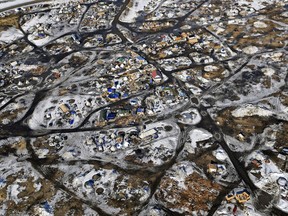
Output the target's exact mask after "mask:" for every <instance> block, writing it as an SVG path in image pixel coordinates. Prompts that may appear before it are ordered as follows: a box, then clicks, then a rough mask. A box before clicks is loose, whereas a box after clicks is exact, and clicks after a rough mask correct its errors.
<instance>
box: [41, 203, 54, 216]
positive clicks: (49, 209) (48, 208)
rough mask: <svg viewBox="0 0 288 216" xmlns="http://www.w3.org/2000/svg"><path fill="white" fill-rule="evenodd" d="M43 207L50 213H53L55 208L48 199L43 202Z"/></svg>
mask: <svg viewBox="0 0 288 216" xmlns="http://www.w3.org/2000/svg"><path fill="white" fill-rule="evenodd" d="M43 208H44V209H45V211H46V212H48V213H49V214H52V213H53V208H52V206H50V205H49V203H48V202H47V201H46V202H44V203H43Z"/></svg>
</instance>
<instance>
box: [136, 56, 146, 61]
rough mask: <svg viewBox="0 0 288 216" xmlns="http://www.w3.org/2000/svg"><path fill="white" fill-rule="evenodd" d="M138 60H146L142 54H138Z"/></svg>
mask: <svg viewBox="0 0 288 216" xmlns="http://www.w3.org/2000/svg"><path fill="white" fill-rule="evenodd" d="M137 59H138V60H145V59H144V58H143V57H142V56H137Z"/></svg>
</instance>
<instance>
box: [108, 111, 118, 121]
mask: <svg viewBox="0 0 288 216" xmlns="http://www.w3.org/2000/svg"><path fill="white" fill-rule="evenodd" d="M115 117H116V113H113V112H110V113H108V114H107V116H106V120H111V119H114V118H115Z"/></svg>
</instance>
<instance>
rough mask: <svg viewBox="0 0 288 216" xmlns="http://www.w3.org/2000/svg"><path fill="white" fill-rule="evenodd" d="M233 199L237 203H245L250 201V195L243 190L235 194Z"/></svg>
mask: <svg viewBox="0 0 288 216" xmlns="http://www.w3.org/2000/svg"><path fill="white" fill-rule="evenodd" d="M235 198H236V200H237V201H238V202H239V203H245V202H247V201H248V200H250V193H249V192H248V191H247V190H246V189H244V190H241V191H237V192H236V193H235Z"/></svg>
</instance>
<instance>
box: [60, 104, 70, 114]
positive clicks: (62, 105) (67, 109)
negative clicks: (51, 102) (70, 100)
mask: <svg viewBox="0 0 288 216" xmlns="http://www.w3.org/2000/svg"><path fill="white" fill-rule="evenodd" d="M59 107H60V109H61V111H62V112H63V113H68V112H69V107H68V106H67V105H66V104H61V105H60V106H59Z"/></svg>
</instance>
